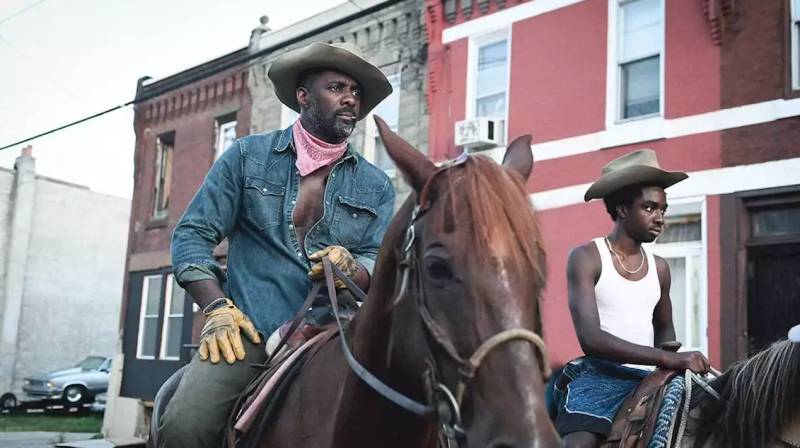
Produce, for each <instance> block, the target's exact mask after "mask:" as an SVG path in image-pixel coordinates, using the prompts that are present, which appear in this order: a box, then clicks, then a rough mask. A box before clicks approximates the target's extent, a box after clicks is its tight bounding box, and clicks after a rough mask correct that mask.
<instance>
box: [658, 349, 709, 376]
mask: <svg viewBox="0 0 800 448" xmlns="http://www.w3.org/2000/svg"><path fill="white" fill-rule="evenodd" d="M661 367H665V368H667V369H676V370H691V371H692V372H694V373H700V374H703V375H705V374H706V373H708V371H709V370H710V368H711V363H710V362H709V361H708V358H706V357H705V355H703V354H702V353H700V352H680V353H671V352H667V353H666V356H665V357H664V362H663V363H662V365H661Z"/></svg>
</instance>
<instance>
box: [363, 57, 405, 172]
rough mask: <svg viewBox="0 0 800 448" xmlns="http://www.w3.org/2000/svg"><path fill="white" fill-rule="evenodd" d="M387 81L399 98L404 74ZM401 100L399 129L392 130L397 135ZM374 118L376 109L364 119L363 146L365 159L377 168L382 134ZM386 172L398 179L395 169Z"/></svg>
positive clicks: (396, 75) (389, 76)
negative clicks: (379, 142) (378, 143)
mask: <svg viewBox="0 0 800 448" xmlns="http://www.w3.org/2000/svg"><path fill="white" fill-rule="evenodd" d="M386 79H388V80H389V83H390V84H392V87H393V88H394V87H395V86H396V88H395V90H394V92H392V93H393V94H394V93H397V95H398V96H399V95H400V91H401V85H402V82H403V78H402V73H401V72H397V73H394V74H392V75H387V76H386ZM401 100H402V98H398V99H397V102H398V112H397V116H398V117H397V128H396V129H392V130H393V131H394V132H397V133H399V132H400V111H401V110H402V109H401V105H400V101H401ZM376 108H377V107H376ZM374 116H375V109H373V110H372V111H370V113H369V114H368V115H367V116H366V117H365V119H364V145H363V149H364V158H365V159H367V160H368V161H369V162H370V163H372V164H374V165H375V166H377V161H378V154H377V149H378V145H377V139H379V138H380V134H378V126H377V125H376V124H375V120H374ZM384 172H385V173H386V174H387V175H388V176H389V177H390V178H392V179H394V178H395V177H396V175H397V172H396V170H394V169H390V170H384Z"/></svg>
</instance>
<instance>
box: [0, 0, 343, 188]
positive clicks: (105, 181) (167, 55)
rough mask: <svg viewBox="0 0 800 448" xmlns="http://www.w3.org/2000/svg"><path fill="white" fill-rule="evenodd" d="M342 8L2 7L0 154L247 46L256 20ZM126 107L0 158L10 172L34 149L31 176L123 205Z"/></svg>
mask: <svg viewBox="0 0 800 448" xmlns="http://www.w3.org/2000/svg"><path fill="white" fill-rule="evenodd" d="M341 3H343V1H342V0H302V7H298V5H299V4H300V2H284V1H275V0H272V1H256V0H225V1H222V0H217V1H214V0H2V1H0V147H3V146H6V145H8V144H11V143H14V142H16V141H19V140H22V139H24V138H27V137H31V136H33V135H36V134H39V133H41V132H44V131H48V130H50V129H53V128H56V127H59V126H62V125H64V124H67V123H69V122H72V121H75V120H78V119H81V118H84V117H86V116H89V115H92V114H95V113H97V112H100V111H103V110H106V109H109V108H111V107H114V106H116V105H119V104H124V103H126V102H128V101H130V100H131V99H133V97H134V95H135V93H136V81H137V80H138V79H139V78H140V77H142V76H146V75H147V76H151V77H153V78H155V79H161V78H164V77H166V76H169V75H171V74H173V73H176V72H179V71H181V70H184V69H187V68H189V67H192V66H195V65H197V64H200V63H203V62H206V61H208V60H211V59H214V58H215V57H218V56H221V55H224V54H227V53H230V52H232V51H235V50H238V49H239V48H242V47H245V46H246V45H247V43H248V40H249V37H250V31H251V30H252V29H253V28H254V27H255V26H256V25H258V24H259V21H258V19H259V17H261V16H262V15H268V16H269V18H270V21H269V26H270V27H272V29H273V30H274V29H279V28H283V27H286V26H287V25H290V24H292V23H295V22H298V21H300V20H302V19H304V18H306V17H310V16H312V15H314V14H317V13H319V12H322V11H324V10H326V9H329V8H332V7H334V6H336V5H338V4H341ZM134 143H135V136H134V133H133V108H132V106H128V107H126V108H124V109H122V110H117V111H115V112H112V113H109V114H106V115H104V116H102V117H100V118H96V119H93V120H90V121H88V122H86V123H83V124H79V125H77V126H74V127H72V128H69V129H66V130H63V131H59V132H57V133H55V134H51V135H48V136H45V137H41V138H38V139H36V140H33V141H32V142H29V143H25V144H20V145H16V146H13V147H11V148H8V149H5V150H2V151H0V166H2V167H6V168H12V167H13V166H14V160H15V159H16V158H17V157H18V156H19V154H20V151H21V149H22V147H23V146H25V145H28V144H30V145H33V156H34V158H35V159H36V172H37V173H38V174H40V175H43V176H48V177H52V178H56V179H61V180H65V181H68V182H73V183H77V184H81V185H86V186H88V187H89V188H91V189H92V190H94V191H98V192H102V193H107V194H111V195H115V196H121V197H126V198H130V197H131V195H132V188H133V149H134Z"/></svg>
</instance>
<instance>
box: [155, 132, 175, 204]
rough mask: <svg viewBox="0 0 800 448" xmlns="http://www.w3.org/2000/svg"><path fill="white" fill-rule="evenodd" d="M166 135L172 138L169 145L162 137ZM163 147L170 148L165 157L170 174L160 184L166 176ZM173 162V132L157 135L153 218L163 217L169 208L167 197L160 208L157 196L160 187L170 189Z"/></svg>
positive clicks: (161, 192)
mask: <svg viewBox="0 0 800 448" xmlns="http://www.w3.org/2000/svg"><path fill="white" fill-rule="evenodd" d="M167 135H171V138H172V142H171V143H170V144H169V145H167V144H165V143H164V138H163V137H166V136H167ZM165 148H170V150H171V151H172V155H171V156H170V157H169V158H168V159H166V160H167V161H169V165H170V166H169V169H170V173H169V174H170V175H169V178H168V179H164V185H161V179H162V177H167V175H166V173H165V170H166V166H165V164H164V162H165V159H164V154H165ZM174 163H175V133H174V132H173V133H165V134H162V135H159V136H158V137H156V163H155V171H156V175H155V187H154V189H153V218H155V219H158V218H164V217H166V216H167V213H168V210H169V198H167V204H166V206H165V207H164V208H161V204H160V202H161V201H160V197H159V196H160V195H161V194H163V191H162V189H167V190H171V186H172V185H171V184H172V169H173V167H174V166H173V165H174Z"/></svg>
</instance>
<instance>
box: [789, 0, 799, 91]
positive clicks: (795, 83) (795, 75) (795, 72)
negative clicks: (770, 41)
mask: <svg viewBox="0 0 800 448" xmlns="http://www.w3.org/2000/svg"><path fill="white" fill-rule="evenodd" d="M791 10H792V12H791V14H792V30H791V36H792V44H791V45H790V46H789V47H790V48H791V52H792V88H793V89H795V90H800V0H792V5H791Z"/></svg>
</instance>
